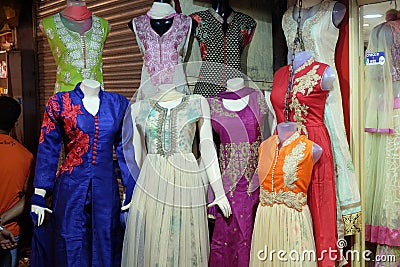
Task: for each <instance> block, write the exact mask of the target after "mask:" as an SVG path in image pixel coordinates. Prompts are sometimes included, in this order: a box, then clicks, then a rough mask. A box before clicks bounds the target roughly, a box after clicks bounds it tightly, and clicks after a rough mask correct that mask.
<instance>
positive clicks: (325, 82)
mask: <svg viewBox="0 0 400 267" xmlns="http://www.w3.org/2000/svg"><path fill="white" fill-rule="evenodd" d="M335 80H336V74H335V71H334V70H333V69H332V68H331V67H328V68H326V70H325V72H324V75H323V76H322V80H321V88H322V90H330V89H332V85H333V82H334V81H335Z"/></svg>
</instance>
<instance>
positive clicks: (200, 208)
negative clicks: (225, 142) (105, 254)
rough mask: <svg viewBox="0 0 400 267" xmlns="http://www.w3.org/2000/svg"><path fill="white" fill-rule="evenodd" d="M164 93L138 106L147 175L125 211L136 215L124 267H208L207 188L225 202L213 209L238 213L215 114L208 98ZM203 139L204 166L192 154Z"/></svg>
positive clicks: (139, 158)
mask: <svg viewBox="0 0 400 267" xmlns="http://www.w3.org/2000/svg"><path fill="white" fill-rule="evenodd" d="M160 87H161V88H159V89H160V92H159V93H158V94H157V95H153V96H151V97H150V98H147V99H143V100H141V101H138V102H136V103H134V104H133V105H132V106H131V113H130V115H131V118H130V119H131V120H132V122H133V128H134V131H133V138H134V144H135V146H137V147H135V160H136V162H137V163H138V167H139V169H140V175H139V178H138V180H137V186H136V187H135V191H134V193H133V196H132V201H131V202H130V204H129V205H127V206H125V207H123V208H124V209H126V208H129V215H128V216H129V218H128V221H127V227H126V231H125V239H124V247H123V253H122V266H124V267H128V266H156V265H158V264H161V263H162V264H165V263H168V264H170V265H171V266H178V265H182V266H192V265H196V266H207V263H208V246H209V245H208V227H207V220H206V205H205V204H206V194H205V192H206V191H205V190H204V189H205V188H204V186H208V184H210V185H211V188H212V189H213V191H214V193H215V194H216V196H217V197H216V200H215V201H214V202H213V203H211V204H210V205H209V207H212V206H215V205H218V207H219V208H220V209H221V210H222V212H223V214H224V216H225V217H229V216H230V215H231V213H232V211H231V207H230V205H229V202H228V199H227V197H226V196H225V192H224V189H223V186H222V181H221V173H220V170H219V165H218V160H217V154H216V151H215V149H214V144H213V139H212V138H213V136H212V128H211V119H210V113H209V112H210V108H209V105H208V103H207V100H206V99H205V98H203V97H201V96H198V95H184V94H182V93H180V92H178V91H177V90H176V86H174V85H173V84H169V85H163V86H160ZM164 90H167V91H164ZM196 132H197V133H198V134H199V144H198V145H199V150H200V153H201V160H200V163H199V162H198V161H197V160H196V158H195V156H194V154H193V152H192V145H193V141H194V136H195V134H196ZM135 139H138V140H135ZM198 182H200V183H201V185H200V184H197V183H198ZM182 183H185V185H186V186H183V184H182ZM196 184H197V186H195V185H196ZM144 225H145V227H144ZM171 227H172V228H175V229H176V231H175V230H172V231H170V230H169V229H172V228H171ZM178 229H179V230H178ZM187 236H195V238H186V237H187ZM149 240H151V242H149ZM172 254H173V255H174V259H170V255H172Z"/></svg>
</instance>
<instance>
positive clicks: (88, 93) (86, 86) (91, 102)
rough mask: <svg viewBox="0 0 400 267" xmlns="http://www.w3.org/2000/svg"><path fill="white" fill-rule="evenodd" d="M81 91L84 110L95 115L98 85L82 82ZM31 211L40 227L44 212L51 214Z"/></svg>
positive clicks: (34, 208)
mask: <svg viewBox="0 0 400 267" xmlns="http://www.w3.org/2000/svg"><path fill="white" fill-rule="evenodd" d="M81 89H82V92H83V94H84V95H85V96H84V98H83V100H82V102H83V105H84V106H85V109H86V110H87V111H88V112H89V113H90V114H92V115H93V116H94V115H96V113H97V111H98V110H99V105H100V99H99V96H98V95H99V91H100V83H99V82H98V81H94V80H83V81H82V84H81ZM35 194H37V195H40V196H42V197H44V196H45V195H46V190H44V189H41V188H35ZM31 211H32V212H33V213H36V214H37V215H38V222H37V223H38V224H37V225H38V226H40V225H42V223H43V220H44V216H45V212H49V213H52V211H51V210H50V209H49V208H43V207H39V206H36V205H32V207H31Z"/></svg>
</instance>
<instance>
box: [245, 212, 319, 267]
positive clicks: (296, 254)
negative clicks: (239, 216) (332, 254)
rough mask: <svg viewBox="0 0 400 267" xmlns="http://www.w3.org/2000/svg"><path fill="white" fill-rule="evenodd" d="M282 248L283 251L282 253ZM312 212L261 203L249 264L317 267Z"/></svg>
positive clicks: (269, 266)
mask: <svg viewBox="0 0 400 267" xmlns="http://www.w3.org/2000/svg"><path fill="white" fill-rule="evenodd" d="M280 250H282V251H283V252H284V254H279V251H280ZM315 259H316V254H315V243H314V235H313V225H312V219H311V213H310V210H309V208H308V206H307V205H305V206H303V210H302V211H301V212H299V211H297V210H295V209H292V208H288V207H287V206H286V205H284V204H275V205H273V206H272V207H270V206H262V205H261V204H260V205H259V206H258V209H257V214H256V220H255V223H254V230H253V238H252V243H251V252H250V266H251V267H256V266H268V267H279V266H282V267H289V266H296V267H297V266H307V267H311V266H312V267H314V266H315V267H316V266H317V262H316V260H315Z"/></svg>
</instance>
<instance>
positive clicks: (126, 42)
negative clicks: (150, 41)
mask: <svg viewBox="0 0 400 267" xmlns="http://www.w3.org/2000/svg"><path fill="white" fill-rule="evenodd" d="M152 3H153V1H152V0H135V1H129V0H87V1H86V4H87V6H88V8H89V9H90V10H91V11H92V12H93V13H94V14H96V15H97V16H99V17H102V18H104V19H106V20H108V22H109V23H110V25H111V32H110V34H109V35H108V38H107V41H106V45H105V48H104V51H103V73H104V86H105V90H106V91H110V92H116V93H120V94H123V95H124V96H126V97H128V98H130V97H132V95H133V93H134V92H135V91H136V90H137V88H138V87H139V83H140V75H141V69H142V57H141V54H140V51H139V48H138V46H137V43H136V40H135V37H134V34H133V32H132V31H131V30H130V29H129V28H128V22H129V21H130V20H131V19H132V18H134V17H136V16H139V15H142V14H144V13H145V12H146V11H147V10H148V9H149V8H150V6H151V4H152ZM65 6H66V1H65V0H41V1H36V18H37V20H36V21H37V25H36V31H37V56H38V65H39V66H38V67H39V69H38V72H39V105H40V111H41V114H43V111H44V106H45V104H46V101H47V99H48V98H49V97H50V96H51V95H52V94H53V90H54V83H55V77H56V66H55V62H54V59H53V55H52V54H51V50H50V47H49V45H48V42H47V39H46V37H45V36H44V35H43V33H42V32H41V31H40V29H39V22H40V20H41V19H43V18H45V17H47V16H49V15H53V14H55V13H57V12H60V11H62V10H63V9H64V8H65Z"/></svg>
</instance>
